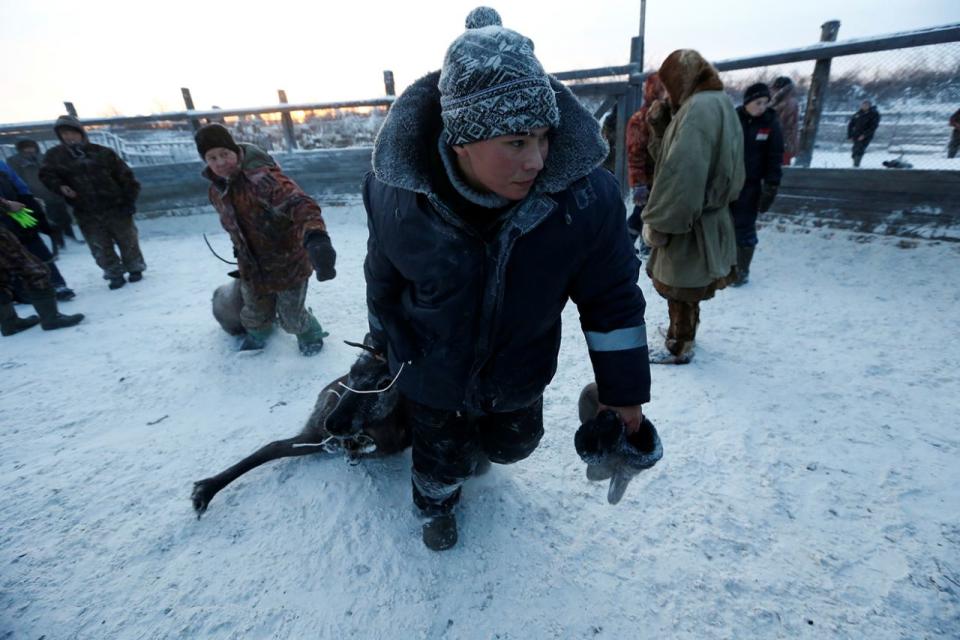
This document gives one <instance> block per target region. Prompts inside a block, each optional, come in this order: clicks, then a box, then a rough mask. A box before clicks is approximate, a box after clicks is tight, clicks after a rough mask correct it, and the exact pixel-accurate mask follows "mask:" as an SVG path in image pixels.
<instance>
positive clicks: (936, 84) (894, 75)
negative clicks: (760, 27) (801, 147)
mask: <svg viewBox="0 0 960 640" xmlns="http://www.w3.org/2000/svg"><path fill="white" fill-rule="evenodd" d="M813 67H814V61H812V60H811V61H808V62H800V63H793V64H789V65H781V66H774V67H758V68H753V69H742V70H737V71H728V72H724V73H721V77H722V79H723V81H724V84H725V86H726V88H727V92H728V93H729V94H730V97H731V99H733V100H734V102H735V104H741V103H742V99H743V92H744V90H745V89H746V88H747V87H748V86H749V85H751V84H753V83H754V82H765V83H767V84H769V85H772V84H773V83H774V81H775V80H776V79H777V78H778V77H787V78H790V79H791V80H792V81H793V85H794V86H795V97H796V98H797V102H798V105H799V109H800V121H801V122H802V120H803V116H804V111H805V109H806V105H807V92H808V90H809V87H810V79H811V76H812V74H813ZM864 102H869V105H865V104H864ZM861 107H863V108H864V109H865V110H867V109H869V108H870V107H873V108H875V109H876V111H877V113H878V115H879V125H878V126H877V127H876V130H875V132H874V133H873V135H872V137H871V138H870V139H869V141H868V144H866V146H865V149H864V151H865V152H864V154H863V156H862V160H861V162H860V167H861V168H866V169H882V168H900V169H908V168H914V169H939V170H960V149H958V147H960V113H958V111H960V42H949V43H944V44H936V45H928V46H921V47H910V48H904V49H893V50H888V51H878V52H874V53H864V54H858V55H850V56H843V57H838V58H834V59H833V60H832V62H831V68H830V81H829V83H828V85H827V88H826V92H825V96H824V103H823V112H822V113H821V116H820V123H819V128H818V130H817V137H816V140H815V144H814V151H813V158H812V162H811V164H810V166H811V167H815V168H816V167H819V168H843V167H852V166H853V164H854V163H853V157H852V156H853V151H854V148H853V147H854V142H855V140H854V139H853V138H851V137H850V134H852V133H853V132H852V131H850V130H849V129H850V122H851V119H853V117H854V114H856V112H857V111H858V110H860V109H861ZM951 121H952V122H953V123H954V124H953V125H951ZM861 142H863V141H861ZM951 155H952V156H953V157H950V156H951ZM884 163H886V165H885V164H884Z"/></svg>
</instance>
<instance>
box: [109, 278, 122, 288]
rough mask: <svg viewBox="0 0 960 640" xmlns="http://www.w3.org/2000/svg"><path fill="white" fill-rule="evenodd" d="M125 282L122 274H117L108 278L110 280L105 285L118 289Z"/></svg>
mask: <svg viewBox="0 0 960 640" xmlns="http://www.w3.org/2000/svg"><path fill="white" fill-rule="evenodd" d="M125 284H127V281H126V280H124V279H123V276H117V277H116V278H110V282H109V283H108V284H107V286H108V287H110V288H111V289H119V288H120V287H122V286H123V285H125Z"/></svg>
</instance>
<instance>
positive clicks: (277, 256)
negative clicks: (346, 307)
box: [203, 143, 326, 293]
mask: <svg viewBox="0 0 960 640" xmlns="http://www.w3.org/2000/svg"><path fill="white" fill-rule="evenodd" d="M239 146H240V148H241V149H242V150H243V159H242V161H241V170H240V172H239V173H238V174H237V175H236V176H234V177H232V178H230V179H229V180H224V179H223V178H219V177H217V176H216V175H215V174H214V173H213V172H212V171H210V168H209V167H208V168H206V169H204V170H203V177H205V178H206V179H207V180H210V182H211V184H210V189H209V195H210V203H211V204H212V205H213V206H214V207H215V208H216V210H217V212H218V213H219V214H220V224H222V225H223V228H224V229H226V231H227V233H229V234H230V239H231V240H232V241H233V249H234V253H235V254H236V256H237V264H238V266H239V268H240V277H241V278H242V279H243V280H246V281H248V282H250V283H251V284H252V285H253V287H254V289H256V290H257V291H258V292H261V293H277V292H280V291H284V290H286V289H290V288H292V287H295V286H297V285H299V284H300V283H301V282H303V281H304V280H305V279H307V278H309V277H310V274H311V273H312V272H313V267H311V266H310V260H309V258H308V257H307V252H306V250H305V249H304V248H303V239H304V237H305V236H306V235H307V234H309V233H310V232H311V231H325V230H326V225H325V224H324V222H323V217H321V215H320V206H319V205H318V204H317V203H316V202H314V201H313V199H312V198H310V197H309V196H308V195H307V194H305V193H304V192H303V190H302V189H300V187H298V186H297V184H296V183H295V182H294V181H293V180H291V179H290V178H288V177H287V176H286V175H284V174H283V172H282V171H281V170H280V167H279V166H278V165H277V164H276V162H274V161H273V158H271V157H270V156H269V155H268V154H267V153H266V152H265V151H263V150H262V149H260V148H259V147H256V146H254V145H252V144H246V143H240V144H239Z"/></svg>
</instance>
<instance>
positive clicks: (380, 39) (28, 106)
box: [0, 0, 960, 122]
mask: <svg viewBox="0 0 960 640" xmlns="http://www.w3.org/2000/svg"><path fill="white" fill-rule="evenodd" d="M488 4H489V5H490V6H493V7H495V8H496V9H497V10H498V11H499V12H500V14H501V15H502V16H503V21H504V26H507V27H510V28H512V29H515V30H517V31H519V32H521V33H523V34H524V35H526V36H528V37H530V38H531V39H532V40H533V41H534V43H535V44H536V51H537V55H538V57H539V58H540V60H541V62H543V64H544V66H545V67H546V68H547V70H548V71H551V72H555V71H566V70H570V69H579V68H589V67H598V66H604V65H619V64H625V63H626V62H627V58H628V56H629V51H630V38H631V36H633V35H636V32H637V30H638V27H639V21H640V1H639V0H579V1H574V0H550V1H546V0H543V1H541V0H530V1H523V2H519V1H517V0H514V1H513V2H490V3H488ZM475 6H477V3H476V2H474V1H469V0H468V1H464V0H443V1H435V2H426V1H416V0H409V1H406V2H398V1H397V0H362V1H349V0H347V1H340V2H329V1H326V2H325V1H323V0H321V1H317V0H311V1H310V2H297V1H284V0H272V1H270V0H259V1H257V2H246V1H240V0H238V1H235V2H216V1H214V0H163V1H162V2H135V1H131V0H84V1H80V2H78V1H77V0H29V1H25V0H0V17H2V24H3V30H4V36H3V41H4V44H5V46H4V52H5V55H4V57H5V64H4V65H3V71H2V72H0V73H2V83H0V86H2V87H3V98H4V99H3V100H2V101H0V122H22V121H35V120H49V119H53V118H55V117H56V116H57V115H59V114H60V113H62V112H63V111H64V109H63V101H64V100H71V101H73V102H74V103H75V104H76V107H77V110H78V111H79V113H80V116H81V117H83V116H87V117H94V116H100V115H108V114H113V113H119V114H123V115H134V114H138V113H153V112H157V111H165V110H180V109H182V108H183V102H182V100H181V97H180V87H183V86H186V87H190V89H191V90H192V92H193V98H194V101H195V103H196V106H197V107H198V108H209V107H210V106H211V105H214V104H216V105H219V106H221V107H240V106H254V105H263V104H275V103H276V101H277V98H276V90H277V89H286V91H287V95H288V97H289V98H290V101H291V102H308V101H328V100H350V99H366V98H374V97H379V96H381V95H382V94H383V81H382V72H383V70H384V69H392V70H393V71H394V74H395V76H396V81H397V89H398V91H399V90H402V89H403V88H404V87H406V86H407V85H408V84H409V83H410V82H412V81H413V80H415V79H416V78H418V77H420V76H421V75H423V74H424V73H427V72H429V71H431V70H434V69H437V68H439V66H440V64H441V62H442V60H443V54H444V51H445V50H446V48H447V46H448V45H449V44H450V42H451V41H452V40H453V39H454V38H455V37H456V36H457V35H459V34H460V33H461V32H462V31H463V21H464V18H465V17H466V14H467V13H468V12H469V11H470V10H471V9H472V8H473V7H475ZM831 19H838V20H840V21H841V23H842V25H841V27H840V40H844V39H847V38H858V37H864V36H870V35H879V34H885V33H892V32H897V31H904V30H910V29H917V28H923V27H931V26H938V25H944V24H950V23H958V22H960V0H910V2H904V3H891V2H889V0H884V1H880V0H794V1H785V0H722V1H721V0H648V2H647V48H646V51H647V57H646V66H648V67H655V66H658V65H659V63H660V61H661V60H662V59H663V57H665V56H666V55H667V54H668V53H669V52H670V51H672V50H674V49H677V48H682V47H690V48H696V49H699V50H700V51H701V52H702V53H703V54H704V55H705V56H706V57H707V58H708V59H712V60H719V59H725V58H731V57H737V56H744V55H749V54H756V53H765V52H769V51H777V50H781V49H785V48H790V47H798V46H806V45H809V44H812V43H814V42H816V41H817V39H818V37H819V33H820V24H821V23H823V22H824V21H826V20H831Z"/></svg>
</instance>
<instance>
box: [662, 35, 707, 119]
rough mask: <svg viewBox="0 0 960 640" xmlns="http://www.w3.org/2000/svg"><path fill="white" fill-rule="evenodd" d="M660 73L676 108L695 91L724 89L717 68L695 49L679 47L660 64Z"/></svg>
mask: <svg viewBox="0 0 960 640" xmlns="http://www.w3.org/2000/svg"><path fill="white" fill-rule="evenodd" d="M659 74H660V81H661V82H663V86H665V87H666V88H667V93H668V94H669V95H670V102H671V103H672V104H673V108H674V109H679V108H680V107H681V106H682V105H683V103H684V102H686V101H687V100H689V99H690V96H692V95H693V94H695V93H699V92H701V91H723V82H722V81H721V80H720V75H719V74H718V73H717V70H716V69H715V68H714V67H713V65H712V64H710V63H709V62H707V61H706V60H705V59H704V57H703V56H701V55H700V53H699V52H697V51H694V50H693V49H677V50H676V51H674V52H673V53H671V54H670V55H669V56H667V59H666V60H664V61H663V64H662V65H660V71H659Z"/></svg>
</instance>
